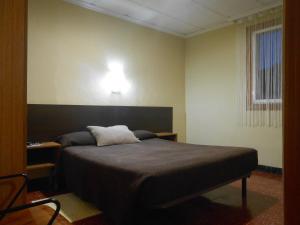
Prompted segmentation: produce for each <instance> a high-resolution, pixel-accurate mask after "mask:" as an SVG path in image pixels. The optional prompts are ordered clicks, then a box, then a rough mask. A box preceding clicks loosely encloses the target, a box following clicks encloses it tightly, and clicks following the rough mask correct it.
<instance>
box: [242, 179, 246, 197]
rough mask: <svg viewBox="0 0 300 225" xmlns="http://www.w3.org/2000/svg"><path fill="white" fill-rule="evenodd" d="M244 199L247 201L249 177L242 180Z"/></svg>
mask: <svg viewBox="0 0 300 225" xmlns="http://www.w3.org/2000/svg"><path fill="white" fill-rule="evenodd" d="M242 198H243V200H246V199H247V177H243V178H242Z"/></svg>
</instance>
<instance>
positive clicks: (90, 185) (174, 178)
mask: <svg viewBox="0 0 300 225" xmlns="http://www.w3.org/2000/svg"><path fill="white" fill-rule="evenodd" d="M62 166H63V171H64V175H65V181H66V184H67V187H68V189H70V190H71V191H73V192H74V193H75V194H77V195H78V196H79V197H81V198H82V199H84V200H87V201H89V202H91V203H94V204H95V205H96V206H97V207H99V208H100V209H101V210H103V211H104V213H105V214H106V215H107V216H108V217H109V218H110V219H111V220H112V221H113V222H114V223H115V224H130V220H131V217H132V215H133V213H134V211H135V210H136V209H137V208H152V207H156V206H157V205H161V204H164V203H167V202H170V201H174V200H176V199H178V198H181V197H184V196H187V195H191V194H193V193H198V192H201V191H204V190H207V189H209V188H211V187H214V186H217V185H219V184H222V183H224V182H226V181H229V180H232V179H237V178H239V177H241V176H243V175H246V174H248V173H250V172H251V171H252V170H254V169H255V168H256V166H257V152H256V150H253V149H248V148H238V147H218V146H203V145H191V144H183V143H176V142H171V141H165V140H161V139H157V138H154V139H149V140H145V141H142V142H141V143H136V144H123V145H113V146H105V147H96V146H71V147H67V148H65V149H63V151H62Z"/></svg>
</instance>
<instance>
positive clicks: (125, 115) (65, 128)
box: [27, 104, 173, 141]
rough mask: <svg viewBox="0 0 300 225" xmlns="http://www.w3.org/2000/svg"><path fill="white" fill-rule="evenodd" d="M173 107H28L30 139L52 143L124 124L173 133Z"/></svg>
mask: <svg viewBox="0 0 300 225" xmlns="http://www.w3.org/2000/svg"><path fill="white" fill-rule="evenodd" d="M172 123H173V108H172V107H139V106H91V105H89V106H86V105H40V104H28V135H27V136H28V140H30V141H32V140H35V141H48V140H53V139H54V138H55V137H57V136H59V135H62V134H65V133H69V132H73V131H81V130H85V129H86V126H88V125H94V126H112V125H117V124H124V125H127V126H128V127H129V129H131V130H138V129H143V130H149V131H152V132H163V131H166V132H172V130H173V127H172Z"/></svg>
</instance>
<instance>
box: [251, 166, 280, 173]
mask: <svg viewBox="0 0 300 225" xmlns="http://www.w3.org/2000/svg"><path fill="white" fill-rule="evenodd" d="M256 170H257V171H261V172H267V173H273V174H280V175H281V174H282V168H279V167H273V166H264V165H258V166H257V168H256Z"/></svg>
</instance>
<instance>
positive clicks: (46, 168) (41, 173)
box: [26, 163, 55, 179]
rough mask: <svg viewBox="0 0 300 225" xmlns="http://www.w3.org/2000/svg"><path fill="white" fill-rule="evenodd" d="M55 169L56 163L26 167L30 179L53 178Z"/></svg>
mask: <svg viewBox="0 0 300 225" xmlns="http://www.w3.org/2000/svg"><path fill="white" fill-rule="evenodd" d="M54 168H55V164H54V163H41V164H34V165H28V166H27V167H26V170H27V173H28V177H29V179H37V178H42V177H48V176H51V174H52V173H53V171H54Z"/></svg>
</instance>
